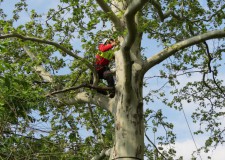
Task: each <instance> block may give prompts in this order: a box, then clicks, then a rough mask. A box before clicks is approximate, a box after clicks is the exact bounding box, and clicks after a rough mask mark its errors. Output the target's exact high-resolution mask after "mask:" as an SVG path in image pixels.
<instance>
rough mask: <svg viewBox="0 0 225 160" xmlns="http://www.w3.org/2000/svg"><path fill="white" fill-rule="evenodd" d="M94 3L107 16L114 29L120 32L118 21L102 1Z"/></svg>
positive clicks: (98, 0) (120, 27)
mask: <svg viewBox="0 0 225 160" xmlns="http://www.w3.org/2000/svg"><path fill="white" fill-rule="evenodd" d="M96 2H97V3H98V4H99V6H100V7H101V8H102V10H103V11H104V12H105V13H106V14H107V15H108V17H109V18H110V20H111V21H112V22H113V24H114V25H115V27H116V29H117V30H118V31H120V30H121V29H122V25H121V22H120V19H119V18H118V17H117V16H116V15H115V14H114V13H113V11H112V10H111V8H110V7H109V6H108V5H107V4H106V3H105V1H104V0H96Z"/></svg>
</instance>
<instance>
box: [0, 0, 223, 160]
mask: <svg viewBox="0 0 225 160" xmlns="http://www.w3.org/2000/svg"><path fill="white" fill-rule="evenodd" d="M1 2H3V0H2V1H1ZM224 8H225V4H224V2H221V1H210V0H207V1H204V2H201V3H199V2H198V1H195V0H193V1H186V0H173V1H166V0H165V1H159V2H156V1H154V0H151V1H147V0H120V1H117V0H114V1H105V0H104V1H103V0H96V1H89V0H81V1H78V0H73V1H72V0H61V1H60V3H59V5H58V6H57V9H50V10H49V11H48V12H47V13H45V14H40V13H38V12H37V11H36V10H30V9H29V7H28V6H27V3H26V1H25V0H20V1H19V2H18V3H17V4H16V5H15V9H14V10H13V15H12V17H10V16H9V17H7V15H6V14H5V13H4V12H5V11H4V9H1V12H0V14H1V17H2V18H1V20H0V26H1V34H0V39H1V41H0V49H1V54H0V56H1V60H0V61H1V63H0V68H1V72H0V74H1V75H0V76H1V77H0V84H1V87H0V89H1V95H0V96H1V99H0V118H1V124H2V125H1V126H2V127H1V130H0V131H1V132H0V133H1V137H0V138H1V142H2V143H1V144H0V145H1V146H2V147H1V149H0V150H1V152H0V153H1V154H0V156H1V157H3V158H8V159H24V158H26V159H32V158H33V159H35V158H36V159H45V158H50V159H56V158H58V159H74V158H75V159H93V160H94V159H103V158H105V157H106V156H109V157H110V159H130V160H133V159H144V155H145V156H146V157H147V158H148V159H173V157H174V156H175V151H174V150H173V149H170V150H164V149H163V148H162V147H164V146H167V145H169V144H171V143H174V142H175V135H174V134H173V132H172V128H173V124H171V123H169V122H166V121H165V117H164V116H163V114H162V111H161V110H158V111H153V110H152V109H151V108H149V109H146V110H145V111H144V109H143V106H144V103H145V102H146V101H147V102H154V100H155V99H154V97H159V98H160V99H161V100H162V102H163V103H165V104H166V105H167V106H169V107H173V108H176V109H182V107H183V103H182V102H184V101H187V102H188V103H190V102H192V101H193V102H194V103H195V104H194V105H196V111H195V112H194V113H193V119H194V121H196V122H197V121H199V122H200V124H202V125H203V127H201V129H200V130H198V131H197V132H196V134H201V133H204V132H205V131H208V132H210V135H211V136H210V137H209V139H208V140H207V141H206V143H205V146H204V148H203V149H205V151H207V150H208V148H209V147H210V146H213V145H215V146H217V145H218V144H219V143H223V142H224V139H223V136H224V128H223V125H222V122H221V119H222V118H223V117H224V111H223V107H224V86H223V81H222V79H220V75H219V74H218V73H219V71H220V67H221V64H223V63H224V62H223V61H222V53H223V52H224V42H223V41H219V40H217V41H216V43H214V45H213V47H211V45H208V43H210V44H211V43H212V41H207V40H211V39H220V40H221V39H222V38H223V37H225V29H224V25H223V22H224V16H225V15H224ZM23 12H27V13H29V16H30V17H29V20H28V21H26V22H23V21H22V20H23V17H20V16H21V14H22V13H23ZM102 26H103V27H102ZM145 35H147V37H148V38H146V39H144V41H148V40H151V39H153V40H155V41H157V42H158V43H159V44H160V45H161V48H162V50H161V51H160V52H158V53H156V54H152V53H145V52H144V51H145V50H144V48H143V45H142V42H143V37H144V36H145ZM109 36H110V37H113V38H115V39H118V41H119V43H120V45H119V47H118V48H117V50H116V51H115V64H116V87H115V88H116V95H115V97H114V98H109V97H107V96H105V95H102V94H99V93H97V92H96V89H102V90H110V89H111V88H108V87H105V85H104V84H102V82H99V80H98V77H97V74H96V72H95V70H94V66H93V65H92V62H93V61H94V56H95V53H96V52H97V50H96V46H97V43H98V41H99V40H101V39H102V38H103V37H109ZM222 40H223V39H222ZM77 42H79V44H81V46H82V47H80V46H75V44H76V43H77ZM151 45H152V44H151V43H149V46H150V48H151ZM165 60H168V61H167V62H166V61H165ZM159 63H160V64H162V67H159V68H158V73H160V75H158V77H160V78H162V79H163V80H162V82H163V81H164V82H166V85H167V86H170V87H171V91H170V92H168V91H165V90H163V87H162V88H160V89H156V90H154V89H151V90H150V91H149V92H148V94H147V95H146V96H143V87H144V86H146V85H147V84H148V83H149V85H150V87H152V86H151V77H148V73H149V72H151V71H152V70H153V68H154V67H157V66H158V64H159ZM62 69H64V70H65V71H66V73H65V74H58V72H60V71H62ZM148 71H149V72H148ZM91 72H93V74H94V84H93V85H90V84H89V83H88V82H89V79H90V73H91ZM147 72H148V73H147ZM196 73H198V76H200V75H201V76H202V78H201V79H199V80H196V81H193V82H189V83H187V84H186V85H185V86H183V87H178V86H179V84H180V82H179V76H182V75H183V76H188V77H189V76H196ZM146 79H147V81H145V80H146ZM162 86H165V85H162ZM167 94H170V95H172V96H173V98H172V99H169V98H168V95H167ZM35 111H36V112H37V111H38V114H39V116H34V113H35ZM39 122H42V123H43V122H45V123H47V124H49V126H51V127H50V128H49V130H46V128H45V129H44V130H42V129H40V128H36V127H34V125H35V124H37V123H39ZM149 125H150V126H152V132H153V133H154V132H156V131H157V127H158V126H160V125H161V126H163V127H164V128H165V132H166V134H165V136H160V137H158V138H157V139H158V144H154V143H153V142H152V141H151V140H150V138H149V136H148V135H147V134H145V130H148V129H151V128H149V127H148V126H149ZM83 127H85V128H86V129H87V130H89V131H92V134H88V135H85V136H83V135H82V134H83V132H82V128H83ZM38 134H39V135H38ZM144 137H146V139H147V140H148V141H149V143H146V145H145V144H144ZM22 146H23V147H22ZM25 146H28V147H26V150H25ZM160 146H161V147H160ZM27 148H28V149H27ZM159 149H162V151H159ZM21 155H24V156H23V157H22V156H21ZM106 159H108V157H107V158H106Z"/></svg>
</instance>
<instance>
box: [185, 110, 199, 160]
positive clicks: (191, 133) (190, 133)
mask: <svg viewBox="0 0 225 160" xmlns="http://www.w3.org/2000/svg"><path fill="white" fill-rule="evenodd" d="M182 112H183V115H184V118H185V121H186V123H187V126H188V129H189V132H190V134H191V137H192V140H193V142H194V144H195V148H196V150H197V152H198V155H199V157H200V159H201V160H202V157H201V154H200V153H199V151H198V147H197V144H196V142H195V139H194V135H193V133H192V131H191V127H190V125H189V123H188V120H187V116H186V114H185V112H184V108H183V107H182Z"/></svg>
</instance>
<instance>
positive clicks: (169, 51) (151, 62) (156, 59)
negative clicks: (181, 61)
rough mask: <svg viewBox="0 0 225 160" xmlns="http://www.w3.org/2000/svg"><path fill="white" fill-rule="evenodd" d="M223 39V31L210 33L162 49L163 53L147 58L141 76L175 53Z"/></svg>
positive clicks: (224, 31)
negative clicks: (210, 40) (202, 43)
mask: <svg viewBox="0 0 225 160" xmlns="http://www.w3.org/2000/svg"><path fill="white" fill-rule="evenodd" d="M223 37H225V29H222V30H215V31H210V32H207V33H204V34H201V35H198V36H194V37H192V38H189V39H186V40H184V41H181V42H178V43H176V44H174V45H172V46H170V47H168V48H166V49H164V50H163V51H161V52H159V53H157V54H155V55H153V56H152V57H150V58H148V59H147V61H146V63H145V64H144V67H143V74H144V73H146V72H147V71H148V70H149V69H150V68H152V67H154V66H155V65H157V64H159V63H161V62H162V61H164V60H165V59H167V58H168V57H170V56H172V55H174V54H175V53H176V52H177V51H180V50H182V49H184V48H187V47H190V46H193V45H196V44H198V43H201V42H204V41H206V40H209V39H215V38H223Z"/></svg>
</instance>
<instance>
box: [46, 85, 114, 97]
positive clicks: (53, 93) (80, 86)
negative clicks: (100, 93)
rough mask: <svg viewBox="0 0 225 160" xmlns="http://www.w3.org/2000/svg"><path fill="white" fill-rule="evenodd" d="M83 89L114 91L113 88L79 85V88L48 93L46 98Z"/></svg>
mask: <svg viewBox="0 0 225 160" xmlns="http://www.w3.org/2000/svg"><path fill="white" fill-rule="evenodd" d="M84 87H86V88H90V89H96V90H113V89H114V88H113V87H100V86H92V85H90V84H86V83H84V84H81V85H79V86H75V87H70V88H66V89H63V90H59V91H55V92H51V93H49V94H48V95H47V96H52V95H55V94H60V93H65V92H69V91H73V90H77V89H80V88H84Z"/></svg>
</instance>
